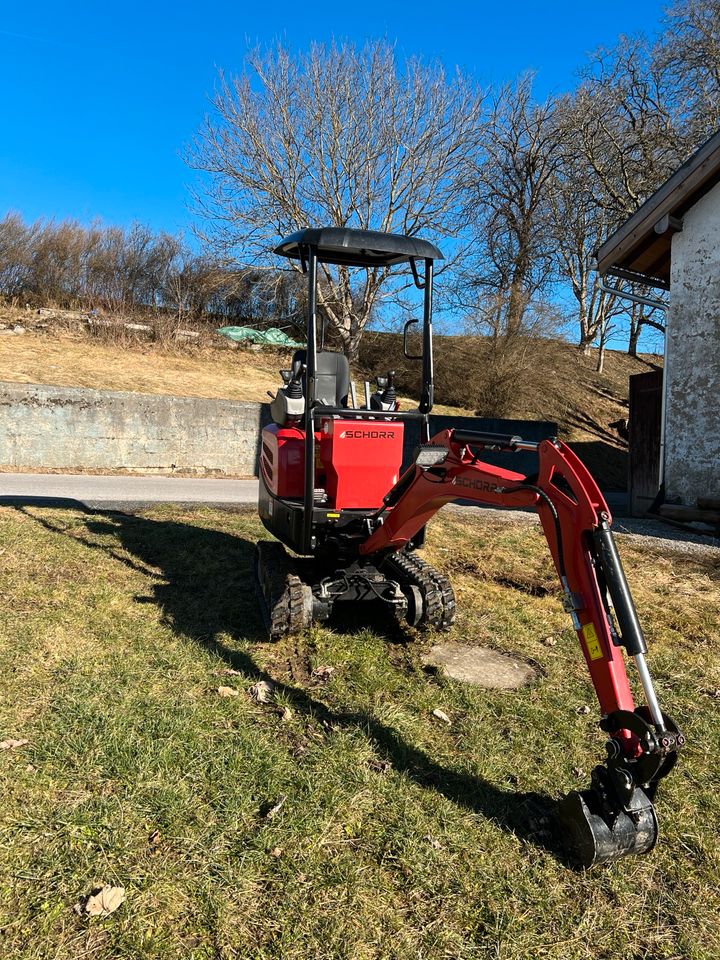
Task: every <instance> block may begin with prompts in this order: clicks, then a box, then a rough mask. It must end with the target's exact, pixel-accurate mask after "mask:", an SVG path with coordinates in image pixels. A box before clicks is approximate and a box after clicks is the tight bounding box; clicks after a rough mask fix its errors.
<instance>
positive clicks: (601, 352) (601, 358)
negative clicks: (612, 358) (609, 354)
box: [595, 338, 605, 373]
mask: <svg viewBox="0 0 720 960" xmlns="http://www.w3.org/2000/svg"><path fill="white" fill-rule="evenodd" d="M604 366H605V339H604V338H603V339H602V340H601V341H600V346H599V347H598V356H597V363H596V365H595V373H602V372H603V367H604Z"/></svg>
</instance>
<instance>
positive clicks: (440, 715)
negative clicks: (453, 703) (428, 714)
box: [432, 708, 452, 726]
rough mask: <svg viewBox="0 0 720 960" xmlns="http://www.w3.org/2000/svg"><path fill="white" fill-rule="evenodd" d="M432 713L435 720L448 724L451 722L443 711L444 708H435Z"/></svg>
mask: <svg viewBox="0 0 720 960" xmlns="http://www.w3.org/2000/svg"><path fill="white" fill-rule="evenodd" d="M432 715H433V716H434V717H435V718H436V720H442V722H443V723H446V724H447V725H448V726H450V725H451V724H452V720H451V719H450V717H449V716H448V715H447V714H446V713H445V711H444V710H439V709H437V708H436V709H435V710H433V712H432Z"/></svg>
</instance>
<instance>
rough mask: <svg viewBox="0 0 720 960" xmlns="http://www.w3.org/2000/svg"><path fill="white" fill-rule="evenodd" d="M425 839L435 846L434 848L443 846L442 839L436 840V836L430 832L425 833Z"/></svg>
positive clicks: (437, 848)
mask: <svg viewBox="0 0 720 960" xmlns="http://www.w3.org/2000/svg"><path fill="white" fill-rule="evenodd" d="M423 840H425V841H426V842H427V843H429V844H430V846H431V847H432V848H433V850H440V848H441V847H442V844H441V843H440V841H439V840H436V839H435V837H432V836H430V834H429V833H426V834H425V836H424V837H423Z"/></svg>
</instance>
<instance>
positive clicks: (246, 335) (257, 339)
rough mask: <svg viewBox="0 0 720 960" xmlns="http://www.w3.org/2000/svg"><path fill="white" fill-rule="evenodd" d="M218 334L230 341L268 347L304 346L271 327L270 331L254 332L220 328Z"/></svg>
mask: <svg viewBox="0 0 720 960" xmlns="http://www.w3.org/2000/svg"><path fill="white" fill-rule="evenodd" d="M218 333H221V334H222V335H223V336H224V337H227V338H228V339H229V340H237V341H240V340H249V341H250V342H251V343H261V344H263V346H267V347H302V346H304V344H302V343H298V342H297V341H296V340H291V339H290V337H289V336H288V335H287V334H286V333H283V332H282V330H278V328H277V327H270V329H269V330H253V328H252V327H220V329H219V330H218Z"/></svg>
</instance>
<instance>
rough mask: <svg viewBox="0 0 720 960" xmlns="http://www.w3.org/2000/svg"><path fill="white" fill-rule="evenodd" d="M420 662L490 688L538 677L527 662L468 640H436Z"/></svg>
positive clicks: (508, 686) (514, 685)
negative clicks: (458, 641)
mask: <svg viewBox="0 0 720 960" xmlns="http://www.w3.org/2000/svg"><path fill="white" fill-rule="evenodd" d="M424 662H425V663H426V664H428V665H429V666H433V667H437V668H439V669H440V670H442V672H443V673H444V674H445V676H447V677H450V678H451V679H452V680H461V681H462V682H463V683H474V684H475V685H476V686H478V687H485V688H487V689H490V690H514V689H516V688H517V687H524V686H526V685H527V684H528V683H532V681H533V680H535V679H537V677H538V672H537V670H535V669H534V668H533V667H531V666H530V664H529V663H524V662H523V661H522V660H516V659H515V658H514V657H509V656H507V655H506V654H504V653H498V652H497V651H496V650H489V649H488V648H487V647H477V646H472V645H471V644H469V643H456V642H453V641H450V642H448V643H438V644H436V645H435V646H434V647H432V648H431V650H430V652H429V653H428V654H427V655H426V656H425V657H424Z"/></svg>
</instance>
